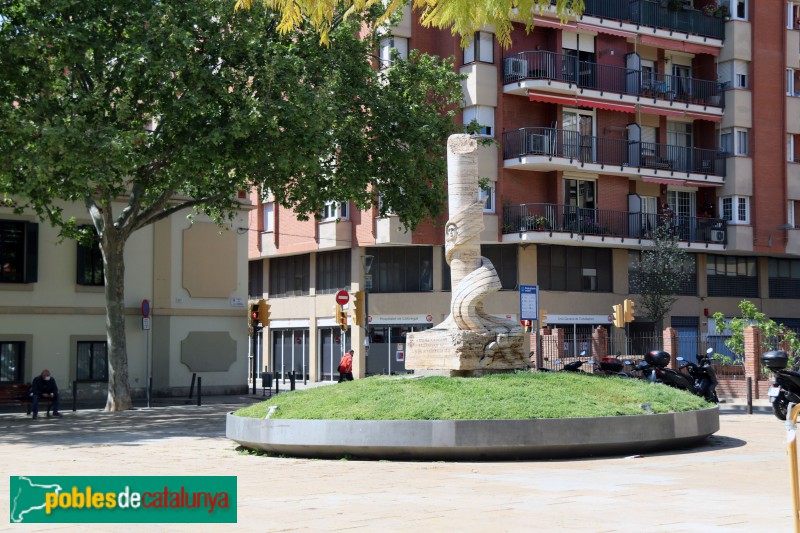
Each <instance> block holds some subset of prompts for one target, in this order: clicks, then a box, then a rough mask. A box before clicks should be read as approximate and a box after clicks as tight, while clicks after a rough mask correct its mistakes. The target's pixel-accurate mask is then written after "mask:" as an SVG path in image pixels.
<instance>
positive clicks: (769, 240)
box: [767, 223, 794, 248]
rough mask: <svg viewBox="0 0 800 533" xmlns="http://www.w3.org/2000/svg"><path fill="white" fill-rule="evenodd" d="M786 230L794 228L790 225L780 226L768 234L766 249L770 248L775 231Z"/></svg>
mask: <svg viewBox="0 0 800 533" xmlns="http://www.w3.org/2000/svg"><path fill="white" fill-rule="evenodd" d="M787 229H794V226H792V225H791V224H788V223H787V224H781V225H780V226H778V227H777V228H775V229H774V230H772V231H770V232H769V239H768V240H767V247H768V248H772V236H773V235H774V234H775V232H776V231H786V230H787Z"/></svg>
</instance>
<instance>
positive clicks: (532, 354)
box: [528, 332, 541, 368]
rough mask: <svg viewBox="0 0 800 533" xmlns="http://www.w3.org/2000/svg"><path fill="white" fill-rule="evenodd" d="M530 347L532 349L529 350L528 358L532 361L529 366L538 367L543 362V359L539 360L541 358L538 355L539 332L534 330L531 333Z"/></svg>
mask: <svg viewBox="0 0 800 533" xmlns="http://www.w3.org/2000/svg"><path fill="white" fill-rule="evenodd" d="M528 348H529V349H530V350H529V352H528V355H529V358H528V360H529V361H530V365H529V366H530V367H531V368H537V367H538V366H539V365H540V363H541V361H539V358H538V357H537V356H538V354H539V333H538V332H532V333H531V335H530V346H529V347H528Z"/></svg>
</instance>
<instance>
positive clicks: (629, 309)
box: [622, 300, 635, 322]
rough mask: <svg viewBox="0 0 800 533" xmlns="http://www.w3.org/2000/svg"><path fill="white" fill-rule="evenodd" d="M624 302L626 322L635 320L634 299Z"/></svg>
mask: <svg viewBox="0 0 800 533" xmlns="http://www.w3.org/2000/svg"><path fill="white" fill-rule="evenodd" d="M622 303H623V306H622V307H623V309H624V311H625V322H633V321H634V320H635V318H634V316H633V315H634V311H633V300H625V301H624V302H622Z"/></svg>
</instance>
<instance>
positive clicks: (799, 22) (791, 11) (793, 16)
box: [786, 2, 800, 30]
mask: <svg viewBox="0 0 800 533" xmlns="http://www.w3.org/2000/svg"><path fill="white" fill-rule="evenodd" d="M787 7H788V10H787V12H786V27H787V28H788V29H790V30H797V29H800V2H789V3H788V5H787Z"/></svg>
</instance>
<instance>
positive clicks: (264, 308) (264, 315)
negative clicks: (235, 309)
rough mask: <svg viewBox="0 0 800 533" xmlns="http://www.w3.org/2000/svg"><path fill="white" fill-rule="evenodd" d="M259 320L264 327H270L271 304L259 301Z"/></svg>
mask: <svg viewBox="0 0 800 533" xmlns="http://www.w3.org/2000/svg"><path fill="white" fill-rule="evenodd" d="M258 319H259V320H260V321H261V323H262V324H263V325H264V326H269V304H268V303H267V302H265V301H264V300H259V301H258Z"/></svg>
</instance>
